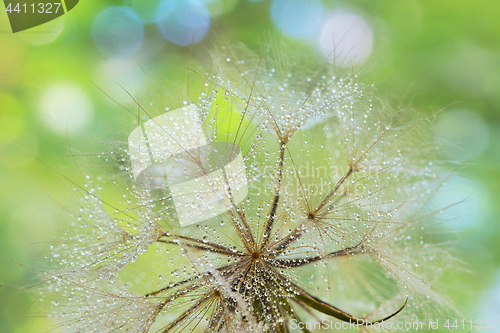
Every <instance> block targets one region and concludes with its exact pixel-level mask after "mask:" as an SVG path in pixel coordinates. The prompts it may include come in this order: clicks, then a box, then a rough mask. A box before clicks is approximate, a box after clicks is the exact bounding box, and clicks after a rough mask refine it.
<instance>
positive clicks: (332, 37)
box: [319, 11, 373, 65]
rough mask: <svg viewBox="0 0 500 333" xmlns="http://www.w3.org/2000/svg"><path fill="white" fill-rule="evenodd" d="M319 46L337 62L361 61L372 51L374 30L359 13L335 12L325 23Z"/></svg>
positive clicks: (346, 63) (329, 57) (327, 55)
mask: <svg viewBox="0 0 500 333" xmlns="http://www.w3.org/2000/svg"><path fill="white" fill-rule="evenodd" d="M319 48H320V50H321V52H322V53H323V54H324V55H325V57H328V59H330V60H332V61H334V62H335V63H338V64H344V65H350V64H352V63H355V64H356V63H360V62H363V61H364V60H366V59H367V58H368V56H369V55H370V53H371V52H372V48H373V32H372V29H371V28H370V26H369V25H368V23H366V21H365V20H364V19H363V18H362V17H361V16H359V15H358V14H355V13H351V12H347V11H341V12H335V13H333V14H332V15H331V16H329V17H328V18H327V19H326V20H325V22H324V23H323V27H322V28H321V35H320V38H319Z"/></svg>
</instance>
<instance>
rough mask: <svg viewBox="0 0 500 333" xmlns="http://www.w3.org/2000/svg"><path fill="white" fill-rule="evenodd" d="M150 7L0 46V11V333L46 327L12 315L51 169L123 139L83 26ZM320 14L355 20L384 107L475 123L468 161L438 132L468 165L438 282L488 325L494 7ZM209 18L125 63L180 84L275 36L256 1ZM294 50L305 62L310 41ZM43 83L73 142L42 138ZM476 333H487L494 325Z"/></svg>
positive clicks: (27, 272) (57, 224)
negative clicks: (368, 39) (188, 39)
mask: <svg viewBox="0 0 500 333" xmlns="http://www.w3.org/2000/svg"><path fill="white" fill-rule="evenodd" d="M304 1H306V0H304ZM155 3H156V2H155V1H148V0H143V1H134V0H122V1H119V0H116V1H90V0H87V1H85V0H82V1H80V3H79V4H78V6H77V7H75V9H73V10H72V11H71V12H69V13H68V14H66V15H64V16H63V17H60V18H58V19H57V20H55V21H52V22H50V23H48V24H46V25H42V26H39V27H37V28H34V29H30V30H27V31H25V32H22V33H17V34H12V32H11V30H10V26H9V23H8V19H7V15H6V13H5V11H4V7H3V5H0V11H1V13H0V285H1V287H0V300H1V301H0V332H2V333H3V332H19V333H25V332H38V331H40V330H42V331H45V330H43V328H44V327H47V326H46V325H47V319H45V318H38V317H32V316H28V315H26V314H25V313H26V312H25V311H26V310H27V309H28V308H30V307H31V306H32V304H33V300H34V298H33V295H32V294H29V293H26V292H23V291H22V287H23V286H26V285H29V284H30V283H32V281H33V280H32V279H33V277H34V275H35V273H34V272H33V270H32V269H31V268H37V267H39V266H38V265H39V262H40V258H42V257H43V256H44V253H43V252H41V250H40V249H42V248H44V247H43V244H40V242H46V241H50V240H52V239H54V237H55V236H54V235H57V234H59V233H60V232H61V229H62V226H64V225H65V223H66V222H67V220H66V216H67V214H66V212H65V210H66V209H65V207H67V206H68V205H69V203H68V202H69V201H71V200H72V198H71V196H69V195H68V191H67V188H66V187H65V186H64V183H63V182H62V181H61V179H60V178H61V177H60V176H59V175H58V174H57V173H56V172H54V171H53V170H52V169H51V167H54V168H55V169H57V170H59V171H62V172H63V173H64V174H65V175H68V176H69V177H70V178H71V179H74V180H76V181H77V182H80V181H81V178H82V176H81V174H79V172H78V170H77V169H78V168H77V167H76V165H77V164H78V163H79V162H78V161H75V159H74V158H73V157H70V155H74V154H79V153H80V152H84V153H88V154H92V153H96V152H99V151H103V150H109V149H110V145H109V144H110V143H111V144H113V140H122V141H123V140H125V138H126V136H127V131H128V129H130V128H131V123H130V119H129V118H126V117H121V115H123V112H124V111H123V110H122V109H121V108H120V106H118V105H116V103H114V102H112V101H111V100H110V99H109V98H108V97H107V96H106V95H105V94H103V92H101V91H100V90H99V89H97V88H96V87H95V85H94V83H95V84H97V85H98V86H99V87H100V88H103V90H106V91H107V92H108V93H110V95H112V96H113V97H115V98H117V99H121V98H123V91H122V90H121V89H119V88H118V87H117V85H116V84H113V83H112V82H111V81H113V80H116V81H118V82H120V80H121V79H120V77H117V78H113V77H111V78H109V77H108V79H109V80H108V81H106V80H105V79H102V78H101V79H99V78H98V77H97V76H98V75H97V74H96V72H97V71H98V68H100V67H99V66H101V64H102V63H103V62H106V61H108V60H109V59H108V56H107V55H105V54H103V53H101V52H100V51H99V50H98V49H97V47H96V45H95V43H94V41H93V39H92V38H91V36H90V27H91V24H92V21H93V19H94V18H95V16H96V15H97V14H98V13H99V12H101V11H102V10H103V9H105V8H106V7H109V6H116V5H120V6H121V5H130V6H132V7H133V8H135V9H136V11H137V12H138V13H139V14H141V11H144V13H146V14H147V13H148V10H149V9H150V8H153V7H154V6H155ZM323 5H324V11H325V12H329V11H333V10H335V9H344V10H349V11H352V12H355V13H358V14H360V15H361V16H362V17H364V19H365V20H366V21H367V22H368V24H369V25H370V26H371V28H372V29H373V35H374V44H373V52H372V54H371V56H370V58H369V61H368V62H367V63H365V65H366V64H369V65H370V66H371V70H370V77H371V78H372V80H373V82H374V83H375V84H376V86H377V87H378V90H379V91H381V92H383V94H384V95H387V96H388V98H389V99H390V100H392V101H393V103H394V104H397V103H403V104H405V105H409V104H411V105H412V107H414V108H416V109H418V110H420V111H421V112H424V113H428V114H433V113H435V112H436V111H438V110H440V109H442V108H446V107H447V108H446V109H445V110H444V111H443V112H441V113H440V114H439V115H438V116H437V117H436V118H437V119H436V122H437V123H439V121H440V119H441V118H440V117H446V115H447V113H449V114H453V112H454V110H459V109H460V110H468V111H469V114H470V113H473V114H474V115H475V116H477V117H476V118H474V119H476V120H477V119H479V120H480V121H481V124H482V125H481V126H482V127H480V128H481V129H482V132H487V133H488V135H487V136H484V135H483V138H486V139H487V141H486V142H485V143H483V146H482V147H481V151H480V152H477V153H476V154H475V155H474V150H475V149H476V148H477V149H479V148H478V147H476V146H475V141H474V140H475V139H474V138H475V137H474V133H472V137H470V138H464V137H463V136H460V133H462V132H464V133H466V132H468V131H469V130H470V128H468V124H467V122H458V124H459V125H458V128H452V130H453V131H454V132H453V131H452V132H453V133H455V134H453V133H452V134H451V137H452V138H453V137H457V138H459V139H461V140H462V139H463V140H469V141H467V142H456V143H457V144H458V149H460V145H465V146H467V145H469V146H472V150H471V152H470V155H471V156H472V158H471V159H470V160H469V161H468V162H467V163H465V165H464V167H463V168H462V169H460V170H459V171H458V173H457V176H459V177H460V179H462V183H460V184H466V185H465V186H458V188H459V189H460V188H461V192H454V191H456V190H457V187H455V188H450V189H449V191H450V197H453V198H455V197H457V196H458V197H460V196H461V198H462V199H466V202H465V206H464V207H466V209H462V210H460V209H458V210H457V211H456V212H458V213H459V214H461V215H463V216H461V221H462V222H461V224H460V225H459V224H453V222H451V223H450V229H451V231H452V232H455V231H457V232H458V234H459V236H460V241H459V243H458V246H457V249H458V255H459V258H460V259H461V260H462V261H463V262H464V265H463V267H464V268H465V269H464V270H463V271H462V272H458V273H457V272H456V271H453V272H452V271H451V270H450V273H449V274H447V275H446V276H445V277H444V278H443V283H444V284H445V285H446V286H447V289H448V291H449V293H450V294H451V297H452V299H453V300H454V301H455V302H456V303H457V304H458V308H460V309H462V312H463V314H464V316H465V319H467V320H468V319H474V320H476V319H500V205H499V203H500V202H499V200H498V198H499V197H500V2H499V1H498V0H483V1H471V0H353V1H331V0H324V1H323ZM210 10H211V14H212V15H213V16H214V20H213V22H212V30H211V33H209V35H207V37H206V38H205V39H204V40H203V41H201V42H200V43H198V44H196V45H194V46H192V47H180V46H176V45H174V44H172V43H170V42H168V41H165V42H163V43H162V44H160V45H159V46H158V52H157V53H156V54H153V55H149V56H148V55H146V54H141V53H140V52H139V53H138V54H137V55H136V60H137V63H139V64H140V65H141V67H142V68H143V71H144V73H145V74H146V75H151V76H153V77H162V78H164V79H166V80H173V81H179V82H182V81H183V80H184V79H185V72H186V64H187V59H188V57H189V54H191V55H192V57H194V58H197V57H199V58H203V57H204V56H206V50H207V49H210V48H211V47H212V46H213V45H214V44H217V36H224V37H225V38H226V39H228V40H230V41H231V42H240V41H241V42H244V43H246V44H247V45H249V46H250V47H251V48H253V47H256V46H257V45H258V44H259V42H261V41H262V40H264V37H265V36H268V35H270V34H275V33H279V32H278V31H277V29H276V28H275V27H274V25H273V23H272V20H271V18H270V15H269V10H270V1H266V0H263V1H258V2H253V1H248V0H220V1H218V0H213V1H212V3H211V5H210ZM144 13H142V14H144ZM144 15H145V14H144ZM214 32H216V33H215V34H214ZM155 34H156V35H157V34H158V33H157V32H156V31H155V28H154V25H151V26H147V27H146V35H147V36H153V37H154V36H155ZM153 40H154V38H153ZM285 40H286V37H285ZM294 43H295V45H298V44H304V46H305V47H310V48H311V49H314V46H313V43H312V42H311V41H294ZM202 60H203V59H202ZM205 60H206V59H205ZM96 75H97V76H96ZM118 76H119V75H118ZM136 79H137V81H136V82H134V81H133V80H132V82H126V83H124V86H125V87H126V88H127V89H131V90H133V89H134V85H135V84H136V83H137V84H138V82H140V81H141V80H144V78H143V77H142V76H141V75H137V77H136ZM99 80H100V81H99ZM120 83H123V82H120ZM54 84H63V85H64V84H68V85H71V86H73V87H77V88H78V90H79V91H80V92H81V93H82V94H83V95H84V96H86V98H87V100H88V101H89V103H90V105H91V108H92V109H93V114H92V118H90V119H89V121H88V122H87V124H86V125H85V126H84V127H82V128H81V129H79V130H76V131H71V132H68V133H64V132H63V133H55V132H53V131H51V130H50V129H48V128H47V127H46V126H44V124H43V121H41V117H40V112H39V104H40V99H41V96H42V94H43V92H44V91H45V90H46V89H47V88H48V87H50V86H52V85H54ZM127 84H128V85H127ZM442 119H444V121H447V120H450V119H451V120H453V119H454V118H453V117H452V118H442ZM451 120H450V121H451ZM441 126H443V125H442V122H441ZM444 126H445V128H446V123H445V124H444ZM450 126H452V127H453V126H454V125H453V124H451V125H450ZM460 126H462V127H463V128H461V127H460ZM438 128H441V127H439V126H438ZM448 130H449V128H448ZM483 134H484V133H483ZM453 135H455V136H453ZM437 136H438V137H439V133H437ZM465 153H469V151H467V150H466V151H465ZM40 160H41V161H42V162H40ZM463 188H465V190H464V189H463ZM457 191H458V190H457ZM467 192H469V193H467ZM454 226H457V228H456V230H455V229H454ZM27 267H28V268H27ZM495 315H496V318H495V317H494V316H495ZM489 332H500V325H498V326H497V329H496V330H489Z"/></svg>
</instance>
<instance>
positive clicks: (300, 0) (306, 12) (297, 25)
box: [271, 0, 323, 39]
mask: <svg viewBox="0 0 500 333" xmlns="http://www.w3.org/2000/svg"><path fill="white" fill-rule="evenodd" d="M271 18H272V20H273V23H274V25H275V26H276V28H278V29H280V30H282V31H283V32H284V33H285V34H287V35H290V36H291V37H294V38H299V39H307V38H311V37H314V36H315V35H316V34H317V33H318V30H319V27H320V25H321V21H322V18H323V5H322V3H321V1H319V0H273V3H272V5H271Z"/></svg>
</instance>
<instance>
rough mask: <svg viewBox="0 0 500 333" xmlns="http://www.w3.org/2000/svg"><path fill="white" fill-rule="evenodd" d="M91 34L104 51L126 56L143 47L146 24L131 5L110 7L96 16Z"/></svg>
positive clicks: (111, 54) (116, 55)
mask: <svg viewBox="0 0 500 333" xmlns="http://www.w3.org/2000/svg"><path fill="white" fill-rule="evenodd" d="M91 34H92V38H93V39H94V42H95V44H96V45H97V47H98V48H99V50H101V51H102V52H104V53H106V54H108V55H110V56H113V57H126V56H131V55H133V54H134V53H135V52H137V50H139V48H140V47H141V45H142V43H143V41H144V24H143V22H142V20H141V18H140V17H139V16H138V15H137V14H136V13H135V12H134V11H133V10H132V9H131V8H130V7H126V6H123V7H108V8H106V9H105V10H103V11H102V12H100V13H99V14H97V16H96V17H95V18H94V22H93V23H92V30H91Z"/></svg>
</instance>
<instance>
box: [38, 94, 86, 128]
mask: <svg viewBox="0 0 500 333" xmlns="http://www.w3.org/2000/svg"><path fill="white" fill-rule="evenodd" d="M92 114H93V109H92V105H91V103H90V101H89V99H88V97H87V96H86V95H85V94H84V93H83V92H82V91H81V90H80V89H78V88H76V87H73V86H70V85H67V84H60V85H55V86H52V87H50V88H48V89H47V90H46V91H45V92H44V93H43V95H42V97H41V99H40V104H39V107H38V115H39V118H40V120H41V121H42V123H43V125H44V126H45V127H46V128H47V129H49V130H51V131H52V132H54V133H56V134H60V135H65V134H66V133H73V132H77V131H78V130H80V129H82V128H83V127H84V126H85V125H87V123H88V122H89V121H90V119H91V118H92Z"/></svg>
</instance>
